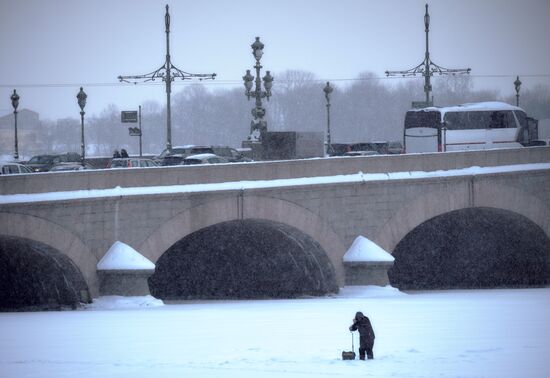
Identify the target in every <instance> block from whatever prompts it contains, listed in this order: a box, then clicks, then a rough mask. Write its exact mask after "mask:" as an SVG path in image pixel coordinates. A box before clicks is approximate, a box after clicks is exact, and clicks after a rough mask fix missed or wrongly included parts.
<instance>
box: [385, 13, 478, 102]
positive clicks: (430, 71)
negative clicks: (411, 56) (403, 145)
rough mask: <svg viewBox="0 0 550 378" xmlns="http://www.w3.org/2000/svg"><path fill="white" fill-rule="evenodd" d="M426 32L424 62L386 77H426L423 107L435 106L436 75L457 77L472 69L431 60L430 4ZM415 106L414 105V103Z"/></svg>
mask: <svg viewBox="0 0 550 378" xmlns="http://www.w3.org/2000/svg"><path fill="white" fill-rule="evenodd" d="M424 32H425V33H426V50H425V52H424V60H423V61H422V62H421V63H420V64H419V65H418V66H416V67H413V68H410V69H408V70H405V71H386V76H403V77H406V76H416V75H417V74H420V75H422V76H424V93H425V94H426V101H425V102H424V103H423V104H421V105H423V106H421V107H428V106H433V101H432V100H430V93H431V92H432V84H431V77H432V76H433V75H434V73H437V74H439V75H456V74H469V73H470V71H471V69H470V68H444V67H441V66H439V65H437V64H435V63H434V61H433V60H432V59H431V58H430V48H429V39H428V35H429V33H430V14H429V13H428V4H426V13H425V14H424ZM413 106H414V103H413Z"/></svg>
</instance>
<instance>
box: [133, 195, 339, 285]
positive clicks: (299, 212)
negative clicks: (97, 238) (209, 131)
mask: <svg viewBox="0 0 550 378" xmlns="http://www.w3.org/2000/svg"><path fill="white" fill-rule="evenodd" d="M242 220H260V221H269V222H273V223H276V224H283V225H286V226H290V227H292V228H293V229H296V230H298V231H300V232H301V233H303V234H305V235H307V236H308V237H310V238H311V239H312V240H313V241H315V242H316V243H318V244H319V246H320V247H321V249H322V250H323V251H324V252H325V253H326V255H327V257H328V261H329V262H330V264H331V265H332V268H333V269H334V274H335V277H336V281H337V284H338V285H339V286H343V285H344V277H345V276H344V270H343V266H342V256H343V255H344V253H345V252H346V247H345V245H344V243H343V242H342V241H341V239H340V237H339V236H338V235H337V234H336V233H335V232H334V230H332V228H331V227H330V226H329V225H328V224H327V223H326V222H325V221H323V220H322V219H321V217H319V216H318V215H317V214H315V213H314V212H312V211H310V210H308V209H306V208H304V207H301V206H298V205H296V204H294V203H291V202H289V201H284V200H281V199H277V198H272V197H263V196H257V195H246V194H245V195H244V196H242V197H241V196H234V197H227V198H224V199H219V200H216V201H211V202H208V203H204V204H201V205H198V206H196V207H193V208H190V209H187V210H185V211H183V212H181V213H180V214H177V215H176V216H175V217H173V218H172V219H170V220H169V221H167V222H165V223H164V224H162V225H161V226H160V227H159V228H157V229H156V230H155V231H154V232H153V233H151V234H150V235H149V237H148V238H147V239H146V240H145V241H144V242H143V243H142V244H141V246H140V247H139V251H140V252H141V253H142V254H143V255H144V256H146V257H147V258H148V259H150V260H151V261H153V262H155V263H156V262H157V261H158V260H159V258H160V257H161V256H162V255H163V254H164V253H165V252H166V251H167V250H168V249H169V248H170V247H171V246H172V245H174V244H175V243H176V242H178V241H179V240H181V239H183V238H185V237H186V236H188V235H190V234H192V233H194V232H196V231H199V230H201V229H206V228H208V227H211V226H214V225H217V224H221V223H224V222H231V221H242Z"/></svg>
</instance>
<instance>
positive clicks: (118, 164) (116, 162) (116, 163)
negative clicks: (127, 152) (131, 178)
mask: <svg viewBox="0 0 550 378" xmlns="http://www.w3.org/2000/svg"><path fill="white" fill-rule="evenodd" d="M127 166H128V162H127V161H126V160H113V161H112V162H111V168H120V167H127Z"/></svg>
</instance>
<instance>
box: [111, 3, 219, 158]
mask: <svg viewBox="0 0 550 378" xmlns="http://www.w3.org/2000/svg"><path fill="white" fill-rule="evenodd" d="M164 26H165V32H166V60H165V62H164V64H163V65H162V66H160V67H159V68H157V69H156V70H155V71H153V72H149V73H147V74H144V75H130V76H119V77H118V80H119V81H121V82H127V83H130V82H131V81H130V80H135V81H133V83H134V84H137V80H142V81H144V82H147V81H155V80H156V79H160V80H162V81H164V83H165V88H166V148H167V149H168V150H170V151H171V150H172V110H171V105H170V98H171V93H172V82H173V81H174V80H175V79H176V78H178V79H181V80H189V79H191V78H198V79H199V80H206V79H212V80H213V79H215V78H216V74H215V73H212V74H194V73H189V72H185V71H182V70H180V69H179V68H178V67H176V66H174V65H173V64H172V60H171V58H170V13H169V12H168V5H166V13H165V14H164Z"/></svg>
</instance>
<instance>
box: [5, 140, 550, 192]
mask: <svg viewBox="0 0 550 378" xmlns="http://www.w3.org/2000/svg"><path fill="white" fill-rule="evenodd" d="M544 162H550V147H532V148H521V149H498V150H483V151H465V152H464V151H461V152H448V153H433V154H404V155H383V156H359V157H333V158H323V159H305V160H288V161H270V162H255V163H232V164H217V165H208V166H173V167H159V168H143V169H106V170H90V171H78V172H56V173H54V172H47V173H34V174H28V175H10V176H3V177H1V178H0V195H2V194H30V193H44V192H58V191H71V190H93V189H109V188H115V187H117V186H120V187H146V186H165V185H186V184H206V183H219V182H228V181H248V180H250V181H253V180H273V179H290V178H299V177H317V176H333V175H344V174H353V173H357V172H363V173H377V172H406V171H435V170H450V169H459V168H466V167H472V166H480V167H492V166H499V165H512V164H529V163H544Z"/></svg>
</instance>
